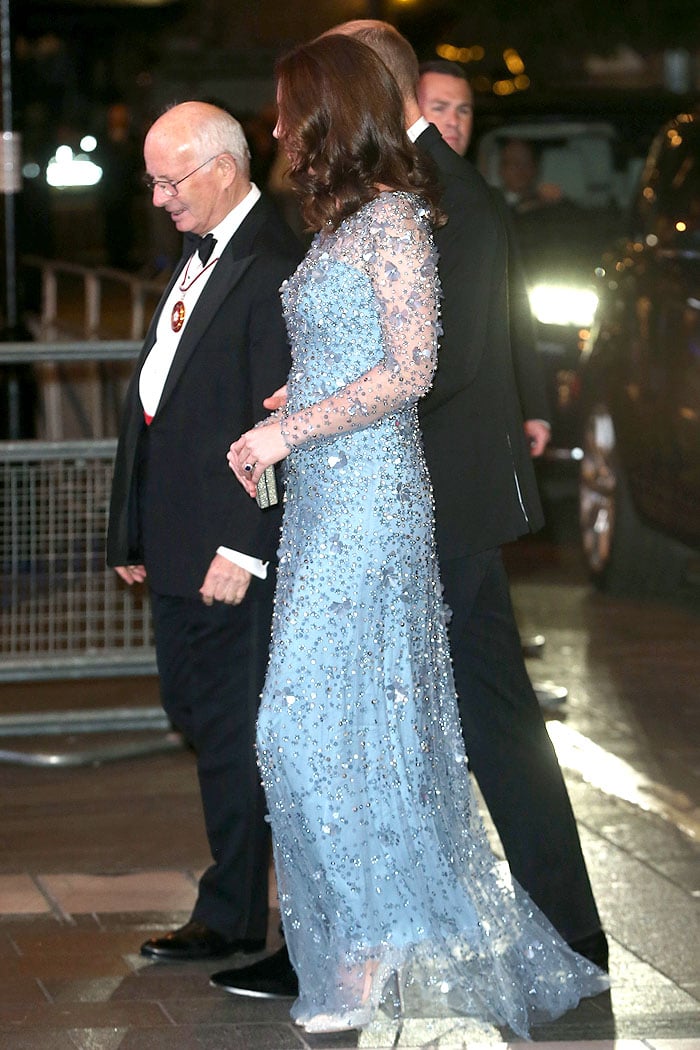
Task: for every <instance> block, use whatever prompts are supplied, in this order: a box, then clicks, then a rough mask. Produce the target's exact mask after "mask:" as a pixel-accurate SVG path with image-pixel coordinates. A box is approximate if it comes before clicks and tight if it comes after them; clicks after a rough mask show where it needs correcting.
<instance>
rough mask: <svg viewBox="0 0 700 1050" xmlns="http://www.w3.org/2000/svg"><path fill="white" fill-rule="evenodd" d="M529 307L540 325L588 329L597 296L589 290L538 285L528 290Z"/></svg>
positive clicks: (594, 310) (596, 302) (565, 286)
mask: <svg viewBox="0 0 700 1050" xmlns="http://www.w3.org/2000/svg"><path fill="white" fill-rule="evenodd" d="M530 306H531V308H532V312H533V314H534V315H535V318H536V319H537V320H538V321H540V323H541V324H561V325H574V326H575V327H577V328H588V327H589V326H590V325H591V324H592V323H593V318H594V316H595V312H596V307H597V306H598V296H597V295H596V293H595V292H593V291H591V289H590V288H572V287H570V286H569V285H561V284H538V285H536V286H535V287H534V288H531V289H530Z"/></svg>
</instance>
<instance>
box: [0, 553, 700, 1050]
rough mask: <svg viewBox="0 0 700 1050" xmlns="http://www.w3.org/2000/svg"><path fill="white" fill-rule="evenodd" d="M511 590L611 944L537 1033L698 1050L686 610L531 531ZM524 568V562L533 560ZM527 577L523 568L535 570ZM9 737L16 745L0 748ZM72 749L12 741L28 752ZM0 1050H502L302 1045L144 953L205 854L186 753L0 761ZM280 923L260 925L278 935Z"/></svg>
mask: <svg viewBox="0 0 700 1050" xmlns="http://www.w3.org/2000/svg"><path fill="white" fill-rule="evenodd" d="M533 553H534V561H533V562H532V565H531V566H529V564H528V563H527V562H526V561H525V562H524V563H523V564H522V565H521V567H520V568H521V571H520V572H519V575H518V578H517V582H516V585H515V587H514V594H515V600H516V606H517V608H518V612H519V618H520V619H521V627H522V629H523V631H524V633H534V632H536V631H542V632H543V633H544V634H545V636H546V638H547V642H546V646H545V650H544V655H543V658H542V659H541V660H538V661H533V662H532V664H531V672H532V675H533V678H535V679H537V678H539V679H542V680H553V681H556V682H564V684H565V685H566V686H567V688H568V689H569V699H568V701H567V703H566V704H565V705H563V707H562V709H561V712H560V714H559V717H558V718H557V719H556V720H553V721H551V722H550V729H551V733H552V737H553V739H554V741H555V745H556V747H557V750H558V753H559V755H560V760H561V762H562V764H563V766H564V768H565V773H566V777H567V782H568V784H569V788H570V791H571V796H572V801H573V804H574V809H575V811H576V813H577V816H578V819H579V824H580V828H581V835H582V841H583V845H584V850H585V853H586V856H587V860H588V863H589V867H590V872H591V878H592V881H593V884H594V888H595V890H596V894H597V897H598V900H599V905H600V908H601V912H602V915H603V921H604V923H605V926H606V928H607V930H608V933H609V936H610V941H611V976H612V981H613V987H612V992H611V993H610V994H609V995H605V996H600V997H598V998H597V999H594V1000H588V1001H586V1002H584V1003H583V1004H582V1005H581V1006H580V1007H579V1009H578V1010H576V1011H573V1012H572V1013H570V1014H569V1015H567V1016H566V1017H564V1018H562V1019H561V1020H560V1021H558V1022H557V1023H556V1024H553V1025H550V1026H547V1027H546V1028H542V1029H538V1030H536V1031H535V1033H534V1037H535V1040H536V1041H537V1042H541V1041H546V1042H548V1043H549V1047H550V1050H564V1048H566V1050H574V1048H577V1050H613V1048H614V1047H615V1048H617V1050H700V958H699V956H700V952H699V949H698V946H699V945H700V927H699V924H698V898H699V897H700V864H699V856H700V853H699V850H698V844H697V843H698V840H697V834H698V830H699V829H700V818H699V812H698V808H697V807H698V800H699V799H700V790H699V788H700V768H699V763H698V754H699V751H700V748H699V734H698V732H697V731H698V728H699V723H700V711H699V710H698V704H697V683H698V682H699V681H700V617H699V616H698V615H697V612H696V611H693V610H686V609H683V608H675V609H673V608H652V607H637V606H634V605H631V604H629V603H628V604H625V603H624V602H612V601H609V600H603V599H600V598H598V597H596V596H591V594H590V592H589V591H588V589H587V587H586V586H585V585H583V584H581V581H580V580H577V578H576V576H575V573H574V574H571V573H570V572H569V571H568V567H567V566H564V569H566V570H567V571H566V572H564V573H563V574H562V567H561V565H560V564H558V563H557V558H558V557H559V555H555V554H554V553H552V551H551V550H550V549H549V548H548V547H547V545H546V544H544V543H543V544H542V545H541V546H540V547H537V548H534V552H533ZM530 568H532V570H533V571H532V572H531V571H530ZM535 568H536V572H535V571H534V570H535ZM117 702H121V703H123V704H124V705H128V706H133V705H134V704H143V705H145V706H149V705H152V704H155V703H157V694H156V683H155V681H154V680H152V679H135V680H122V681H119V680H114V681H96V682H66V683H54V684H44V685H37V684H31V683H27V684H24V685H15V686H9V685H4V686H2V687H0V710H2V711H3V712H8V711H30V710H41V709H44V710H52V709H54V708H56V707H58V706H63V707H71V708H79V707H90V706H95V705H96V704H98V703H99V704H103V705H105V706H109V707H111V706H114V705H115V704H116V703H117ZM14 744H15V745H16V741H15V742H14ZM83 744H84V740H83V739H81V740H77V739H73V740H62V741H60V742H59V741H54V740H49V739H48V738H43V739H41V740H35V741H29V740H28V741H26V743H25V744H24V745H23V746H25V747H27V748H32V747H36V748H38V749H41V750H46V749H48V748H50V747H58V746H59V745H60V746H61V747H66V748H70V747H82V746H83ZM0 804H1V806H2V822H1V823H0V846H1V849H0V974H2V977H1V979H0V1048H1V1050H117V1048H119V1050H161V1048H162V1050H165V1048H167V1050H304V1048H308V1050H340V1048H345V1047H352V1046H359V1047H364V1048H378V1047H385V1046H386V1047H388V1046H396V1047H418V1046H420V1047H431V1048H432V1047H435V1048H443V1050H444V1048H448V1047H449V1048H451V1047H455V1048H457V1047H461V1048H464V1047H466V1046H469V1047H470V1048H472V1050H476V1048H477V1047H479V1046H481V1045H487V1046H491V1047H493V1046H501V1047H504V1046H505V1045H513V1044H508V1043H507V1038H506V1037H505V1036H504V1035H503V1034H502V1033H499V1032H497V1031H495V1030H493V1031H490V1032H486V1033H485V1032H483V1031H474V1030H471V1029H470V1028H469V1027H468V1025H466V1024H454V1023H450V1024H445V1023H443V1024H437V1023H433V1024H426V1023H420V1024H419V1023H414V1022H407V1023H406V1025H405V1026H404V1028H403V1030H402V1031H401V1032H397V1031H396V1029H395V1028H394V1027H393V1025H390V1024H387V1025H386V1026H383V1025H375V1026H374V1028H373V1029H371V1030H368V1031H366V1032H364V1033H363V1034H362V1036H361V1037H360V1038H359V1040H358V1037H357V1034H356V1033H352V1034H349V1035H347V1036H345V1035H339V1036H329V1037H323V1036H315V1037H312V1036H307V1035H305V1034H304V1033H303V1032H301V1031H299V1030H298V1029H296V1028H295V1027H294V1026H293V1025H292V1024H291V1023H290V1020H289V1015H288V1004H286V1003H284V1002H278V1003H275V1002H265V1001H260V1000H258V1001H255V1000H245V999H242V998H238V997H235V996H230V995H227V994H226V993H225V992H222V991H221V990H219V989H214V988H211V987H210V986H209V984H208V975H209V974H210V973H211V972H212V971H213V970H215V969H221V968H224V967H226V966H230V965H237V964H238V963H239V962H240V963H241V964H243V963H244V961H249V959H246V960H244V959H243V958H241V957H239V958H236V957H234V958H232V959H231V960H223V961H221V962H217V963H215V964H212V963H201V964H152V963H149V962H147V961H146V960H145V959H143V958H142V957H141V956H140V955H139V946H140V944H141V943H142V941H143V940H144V939H145V938H146V937H147V936H150V935H151V934H152V933H153V932H154V931H156V930H159V929H162V930H165V929H168V928H170V927H172V926H173V925H176V924H177V925H179V924H181V923H182V922H184V921H186V919H187V918H188V916H189V911H190V907H191V905H192V902H193V900H194V894H195V886H196V881H197V875H198V873H199V872H200V871H201V870H202V869H203V867H204V866H205V865H206V863H207V848H206V843H205V840H204V835H203V829H202V826H201V815H200V809H199V799H198V791H197V784H196V776H195V769H194V761H193V756H192V755H191V754H190V753H189V752H188V751H186V750H176V751H171V752H168V753H164V754H154V755H152V756H149V757H143V758H132V759H127V760H123V761H119V762H113V763H107V764H104V765H101V766H93V767H85V768H75V769H70V768H50V767H49V768H41V769H37V768H31V767H26V766H22V765H16V764H10V763H4V764H3V763H0ZM277 923H278V918H277V915H276V914H274V913H273V916H272V919H271V924H270V938H269V947H270V948H274V947H275V943H276V941H275V939H276V937H277Z"/></svg>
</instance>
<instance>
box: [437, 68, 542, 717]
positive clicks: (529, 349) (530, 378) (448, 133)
mask: <svg viewBox="0 0 700 1050" xmlns="http://www.w3.org/2000/svg"><path fill="white" fill-rule="evenodd" d="M419 74H420V76H419V79H418V95H417V97H418V105H419V107H420V111H421V113H422V114H423V116H424V117H425V119H426V120H428V121H430V123H431V124H434V125H435V127H436V128H437V129H438V131H439V132H440V134H441V135H442V137H443V139H444V140H445V142H446V143H447V145H448V146H450V147H451V148H452V149H453V150H454V151H455V153H457V154H458V155H459V156H460V157H464V156H466V153H467V149H468V148H469V142H470V140H471V134H472V128H473V116H474V94H473V92H472V87H471V84H470V83H469V81H468V80H467V76H466V74H465V72H464V70H463V69H462V67H461V66H460V65H458V63H457V62H450V61H448V60H447V59H445V58H436V59H433V60H432V61H430V62H422V63H421V65H420V67H419ZM493 199H494V201H495V204H496V207H497V208H498V211H499V215H500V217H501V218H502V220H503V222H504V225H505V227H506V235H507V239H508V316H509V323H510V347H511V353H512V355H513V366H514V368H515V378H516V382H517V386H518V395H519V397H520V405H521V408H522V414H523V419H524V422H523V426H524V428H525V436H526V439H527V442H528V446H529V449H530V455H531V456H532V457H533V458H535V459H536V458H538V457H539V456H541V455H542V454H543V452H544V450H545V449H546V447H547V445H548V444H549V439H550V437H551V429H552V428H551V424H550V423H549V405H548V403H547V391H546V387H545V380H544V372H543V369H542V362H541V360H540V356H539V353H538V351H537V346H536V342H535V330H534V325H533V319H532V311H531V309H530V301H529V298H528V291H527V282H526V279H525V271H524V269H523V264H522V259H521V254H520V249H519V246H518V243H517V239H516V235H515V229H514V227H513V223H512V219H511V217H510V214H509V212H508V208H507V207H506V205H505V201H504V198H503V195H502V193H501V192H500V191H499V190H493ZM540 702H542V701H540Z"/></svg>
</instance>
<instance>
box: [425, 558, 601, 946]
mask: <svg viewBox="0 0 700 1050" xmlns="http://www.w3.org/2000/svg"><path fill="white" fill-rule="evenodd" d="M440 568H441V578H442V582H443V585H444V593H445V601H446V602H447V605H448V606H449V607H450V609H451V610H452V620H451V623H450V626H449V634H450V646H451V652H452V662H453V666H454V674H455V684H456V687H457V694H458V697H459V710H460V716H461V719H462V730H463V734H464V740H465V744H466V748H467V754H468V755H469V763H470V766H471V769H472V771H473V773H474V775H475V777H476V779H477V781H478V783H479V787H480V788H481V792H482V794H483V796H484V800H485V802H486V805H487V806H488V809H489V812H490V814H491V817H492V819H493V822H494V824H495V826H496V829H497V831H498V834H499V836H500V839H501V843H502V845H503V849H504V851H505V855H506V858H507V860H508V863H509V865H510V868H511V871H512V873H513V875H514V876H515V878H516V879H517V881H518V882H519V883H520V885H521V886H523V887H524V889H525V890H527V892H528V893H529V895H530V896H531V897H532V899H533V900H534V901H535V903H536V904H537V905H538V907H539V908H541V910H542V911H543V912H544V914H545V915H546V916H547V918H548V919H549V920H550V922H551V923H552V925H553V926H555V927H556V929H557V930H558V931H559V932H560V934H561V935H562V936H563V937H564V939H565V940H567V941H573V940H578V939H579V938H582V937H586V936H588V935H589V934H591V933H594V932H596V931H597V930H599V929H600V926H601V923H600V917H599V915H598V910H597V908H596V904H595V900H594V898H593V893H592V890H591V885H590V881H589V878H588V873H587V871H586V865H585V861H584V859H583V854H582V852H581V843H580V841H579V836H578V831H577V829H576V822H575V820H574V815H573V812H572V809H571V803H570V801H569V796H568V793H567V790H566V786H565V784H564V779H563V776H562V773H561V769H560V767H559V763H558V761H557V757H556V754H555V752H554V749H553V747H552V744H551V741H550V739H549V735H548V733H547V730H546V727H545V724H544V720H543V718H542V715H541V712H540V708H539V704H538V702H537V697H536V696H535V693H534V691H533V688H532V685H531V683H530V679H529V677H528V674H527V670H526V668H525V662H524V659H523V655H522V648H521V643H520V635H519V632H518V629H517V626H516V623H515V618H514V615H513V607H512V604H511V598H510V588H509V585H508V578H507V575H506V571H505V568H504V566H503V561H502V558H501V552H500V550H498V549H496V550H488V551H484V552H482V553H480V554H477V555H473V556H470V557H466V558H457V559H452V560H449V561H446V562H443V563H442V564H441V567H440Z"/></svg>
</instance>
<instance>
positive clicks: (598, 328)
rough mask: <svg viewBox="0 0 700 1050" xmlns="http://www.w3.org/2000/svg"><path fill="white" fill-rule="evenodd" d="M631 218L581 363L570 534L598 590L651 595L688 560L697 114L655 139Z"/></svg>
mask: <svg viewBox="0 0 700 1050" xmlns="http://www.w3.org/2000/svg"><path fill="white" fill-rule="evenodd" d="M632 216H633V217H632V224H631V226H630V233H631V235H630V237H629V239H628V240H626V241H625V242H624V243H622V244H620V245H618V248H617V249H616V250H615V251H614V252H610V253H608V254H607V255H606V256H605V257H604V260H603V265H602V266H601V267H600V268H599V271H598V278H599V306H598V311H597V315H596V320H595V323H594V326H593V329H592V332H591V337H590V339H589V341H588V342H587V345H586V347H585V349H584V352H583V357H582V364H581V382H582V405H583V418H584V442H583V452H584V455H583V460H582V463H581V474H580V484H579V496H580V499H579V504H580V525H581V533H582V541H583V549H584V552H585V556H586V559H587V562H588V565H589V567H590V572H591V575H592V578H593V580H594V581H595V582H596V584H598V585H599V586H600V587H601V589H604V590H608V591H610V592H613V593H623V594H634V595H654V594H656V595H659V594H665V593H670V592H673V591H677V590H678V588H679V587H680V586H682V585H683V583H684V581H687V580H688V579H689V577H692V576H693V575H694V574H695V572H696V567H697V564H698V559H699V557H700V110H698V111H696V112H694V113H684V114H681V115H680V116H678V117H676V118H675V119H674V120H672V121H671V122H670V123H668V124H666V125H665V126H664V127H663V128H662V130H661V131H660V132H659V134H658V135H657V137H656V138H655V140H654V142H653V144H652V147H651V149H650V152H649V156H648V158H647V161H646V164H645V167H644V169H643V172H642V175H641V179H640V184H639V188H638V191H637V194H636V198H635V204H634V207H633V212H632Z"/></svg>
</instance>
